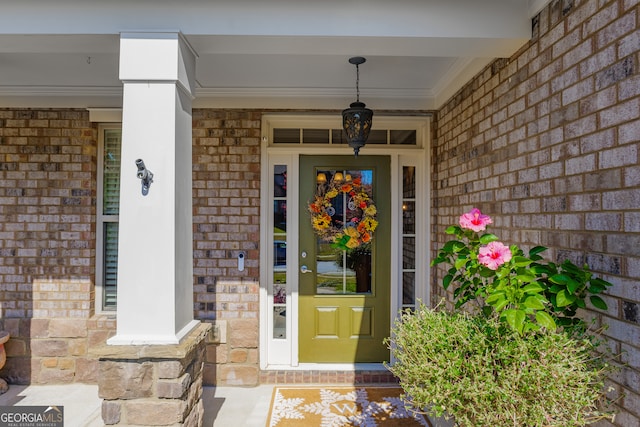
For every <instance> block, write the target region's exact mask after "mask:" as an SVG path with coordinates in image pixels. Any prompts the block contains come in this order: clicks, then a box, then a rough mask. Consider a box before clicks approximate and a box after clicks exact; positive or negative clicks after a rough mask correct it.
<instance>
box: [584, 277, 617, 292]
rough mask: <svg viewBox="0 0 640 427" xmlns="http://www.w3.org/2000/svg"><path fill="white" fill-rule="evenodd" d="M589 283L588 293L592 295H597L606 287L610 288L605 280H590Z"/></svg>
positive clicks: (609, 284)
mask: <svg viewBox="0 0 640 427" xmlns="http://www.w3.org/2000/svg"><path fill="white" fill-rule="evenodd" d="M589 283H590V285H591V286H589V292H591V293H594V294H599V293H600V292H602V291H604V290H605V289H607V286H612V285H611V283H609V282H607V281H606V280H602V279H598V278H595V279H591V281H590V282H589Z"/></svg>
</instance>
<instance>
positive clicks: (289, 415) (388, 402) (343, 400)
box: [267, 386, 431, 427]
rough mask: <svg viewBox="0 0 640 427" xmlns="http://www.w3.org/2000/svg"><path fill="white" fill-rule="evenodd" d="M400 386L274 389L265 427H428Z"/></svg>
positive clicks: (425, 420) (427, 422) (427, 423)
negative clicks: (407, 404) (404, 398)
mask: <svg viewBox="0 0 640 427" xmlns="http://www.w3.org/2000/svg"><path fill="white" fill-rule="evenodd" d="M401 394H402V389H401V388H399V387H357V386H353V387H314V388H312V387H275V388H274V390H273V397H272V399H271V411H270V414H269V419H268V421H267V427H288V426H292V427H293V426H295V427H343V426H363V427H377V426H384V427H396V426H397V427H401V426H424V427H430V426H431V424H430V423H429V421H428V420H427V419H426V418H424V417H423V416H422V415H419V414H415V413H413V412H411V411H409V410H407V408H406V407H405V405H404V402H402V400H400V395H401Z"/></svg>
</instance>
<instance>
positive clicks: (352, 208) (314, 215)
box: [309, 178, 378, 250]
mask: <svg viewBox="0 0 640 427" xmlns="http://www.w3.org/2000/svg"><path fill="white" fill-rule="evenodd" d="M342 196H346V198H347V209H346V212H345V215H346V217H345V220H346V222H342V221H339V220H338V219H337V218H339V217H341V215H337V216H336V210H335V208H334V206H333V205H334V199H335V198H336V197H342ZM309 212H310V213H311V225H312V227H313V230H314V232H315V233H316V234H317V235H318V236H319V237H320V238H321V239H322V240H323V241H325V242H330V243H332V244H333V245H334V246H335V247H338V248H340V249H343V250H350V249H355V248H358V247H360V246H362V245H366V244H367V243H369V242H370V241H371V239H372V238H373V232H374V231H375V230H376V228H377V227H378V221H377V220H376V214H377V209H376V205H375V204H374V203H373V200H372V199H371V195H370V194H369V193H368V192H367V191H366V190H365V188H364V187H363V186H362V182H361V180H360V178H356V179H354V180H353V181H349V182H336V181H332V182H331V183H330V184H329V186H328V187H327V188H326V189H325V192H324V194H316V196H315V199H314V200H313V202H311V203H310V204H309ZM334 216H336V218H334Z"/></svg>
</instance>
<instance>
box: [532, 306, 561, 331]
mask: <svg viewBox="0 0 640 427" xmlns="http://www.w3.org/2000/svg"><path fill="white" fill-rule="evenodd" d="M536 322H538V324H539V325H540V326H542V327H544V328H546V329H547V330H549V331H555V330H556V329H557V326H556V322H554V321H553V317H551V315H550V314H549V313H547V312H545V311H538V312H537V313H536Z"/></svg>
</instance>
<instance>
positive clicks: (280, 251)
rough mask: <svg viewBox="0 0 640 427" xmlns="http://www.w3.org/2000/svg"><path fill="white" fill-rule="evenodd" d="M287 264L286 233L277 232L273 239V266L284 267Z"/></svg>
mask: <svg viewBox="0 0 640 427" xmlns="http://www.w3.org/2000/svg"><path fill="white" fill-rule="evenodd" d="M286 265H287V235H286V234H277V235H275V236H274V240H273V266H274V267H286Z"/></svg>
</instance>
